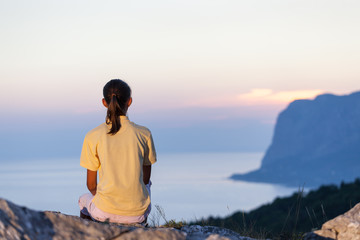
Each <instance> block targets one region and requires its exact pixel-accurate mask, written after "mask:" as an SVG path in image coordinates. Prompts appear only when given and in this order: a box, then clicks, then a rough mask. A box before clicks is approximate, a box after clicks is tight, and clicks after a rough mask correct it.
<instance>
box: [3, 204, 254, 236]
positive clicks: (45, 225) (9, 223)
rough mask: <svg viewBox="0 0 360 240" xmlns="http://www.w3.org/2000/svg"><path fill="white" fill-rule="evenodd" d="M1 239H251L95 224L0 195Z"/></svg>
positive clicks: (198, 230) (209, 230) (207, 231)
mask: <svg viewBox="0 0 360 240" xmlns="http://www.w3.org/2000/svg"><path fill="white" fill-rule="evenodd" d="M0 239H6V240H15V239H16V240H18V239H24V240H29V239H54V240H62V239H64V240H65V239H66V240H68V239H83V240H90V239H113V240H120V239H124V240H126V239H129V240H130V239H142V240H147V239H151V240H172V239H176V240H177V239H179V240H185V239H189V240H201V239H208V240H210V239H211V240H252V239H251V238H247V237H242V236H240V235H239V234H237V233H235V232H233V231H231V230H228V229H224V228H218V227H208V226H205V227H201V226H184V227H182V228H181V229H180V230H177V229H174V228H161V227H158V228H155V227H146V228H145V227H143V226H140V225H139V226H136V225H132V226H129V225H118V224H109V223H96V222H92V221H88V220H84V219H80V218H79V217H76V216H69V215H64V214H61V213H58V212H49V211H46V212H39V211H34V210H31V209H28V208H26V207H21V206H18V205H16V204H13V203H11V202H9V201H6V200H4V199H1V198H0Z"/></svg>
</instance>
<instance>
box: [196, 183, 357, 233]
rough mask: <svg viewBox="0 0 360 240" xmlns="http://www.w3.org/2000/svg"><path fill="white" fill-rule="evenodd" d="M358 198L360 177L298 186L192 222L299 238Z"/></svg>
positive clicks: (349, 207) (349, 205)
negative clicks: (309, 187) (240, 208)
mask: <svg viewBox="0 0 360 240" xmlns="http://www.w3.org/2000/svg"><path fill="white" fill-rule="evenodd" d="M359 202H360V179H359V178H358V179H356V180H355V181H354V182H353V183H343V182H342V183H341V185H340V186H336V185H327V186H321V187H320V188H319V189H317V190H313V191H310V192H308V193H307V194H304V192H303V190H301V189H299V191H298V192H297V193H294V194H293V195H292V196H290V197H284V198H276V199H275V200H274V201H273V202H272V203H270V204H266V205H263V206H261V207H259V208H257V209H255V210H252V211H250V212H248V213H244V212H235V213H234V214H232V215H230V216H228V217H225V218H219V217H209V218H207V219H202V220H201V221H197V222H192V223H191V224H200V225H210V226H219V227H224V228H228V229H231V230H234V231H236V232H239V233H240V234H242V235H243V236H249V237H254V238H272V239H301V236H302V235H303V233H305V232H310V231H312V230H315V229H320V228H321V226H322V224H323V223H324V222H326V221H327V220H330V219H332V218H334V217H336V216H338V215H340V214H343V213H345V212H346V211H348V210H349V209H351V208H352V207H353V206H354V205H356V204H357V203H359Z"/></svg>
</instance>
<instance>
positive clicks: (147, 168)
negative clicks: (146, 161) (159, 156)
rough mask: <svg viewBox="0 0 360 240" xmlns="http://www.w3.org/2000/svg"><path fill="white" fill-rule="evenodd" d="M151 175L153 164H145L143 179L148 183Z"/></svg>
mask: <svg viewBox="0 0 360 240" xmlns="http://www.w3.org/2000/svg"><path fill="white" fill-rule="evenodd" d="M150 176H151V165H146V166H145V165H143V181H144V183H145V184H148V183H149V181H150Z"/></svg>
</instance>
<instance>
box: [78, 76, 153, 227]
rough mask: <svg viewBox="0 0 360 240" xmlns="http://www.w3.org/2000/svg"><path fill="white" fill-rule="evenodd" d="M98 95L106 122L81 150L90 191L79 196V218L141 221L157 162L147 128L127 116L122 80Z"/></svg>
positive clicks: (127, 89) (147, 210) (127, 98)
mask: <svg viewBox="0 0 360 240" xmlns="http://www.w3.org/2000/svg"><path fill="white" fill-rule="evenodd" d="M103 95H104V98H103V99H102V102H103V105H104V106H105V107H106V108H107V115H106V122H105V123H103V124H101V125H100V126H98V127H96V128H94V129H93V130H91V131H90V132H88V133H87V134H86V136H85V140H84V144H83V148H82V152H81V158H80V165H81V166H82V167H84V168H86V169H87V187H88V189H89V191H90V193H86V194H84V195H82V196H81V197H80V198H79V207H80V210H81V211H80V216H81V217H82V218H91V219H93V220H97V221H100V222H114V223H125V224H131V223H144V222H146V219H147V216H148V215H149V213H150V210H151V204H150V186H151V181H150V174H151V164H153V163H155V162H156V153H155V148H154V143H153V139H152V136H151V132H150V131H149V129H147V128H146V127H142V126H139V125H136V124H135V123H133V122H130V121H129V119H128V117H127V116H126V113H127V110H128V107H129V106H130V105H131V103H132V98H131V89H130V87H129V86H128V84H127V83H125V82H124V81H122V80H119V79H113V80H111V81H109V82H108V83H107V84H106V85H105V86H104V89H103ZM98 172H99V182H97V173H98Z"/></svg>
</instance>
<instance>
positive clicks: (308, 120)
mask: <svg viewBox="0 0 360 240" xmlns="http://www.w3.org/2000/svg"><path fill="white" fill-rule="evenodd" d="M359 176H360V92H355V93H353V94H350V95H346V96H335V95H331V94H324V95H320V96H318V97H316V98H315V99H314V100H296V101H294V102H292V103H291V104H290V105H289V106H288V107H287V108H286V109H285V110H284V111H283V112H281V113H280V115H279V116H278V119H277V122H276V126H275V131H274V136H273V140H272V143H271V145H270V147H269V148H268V150H267V152H266V154H265V156H264V158H263V160H262V165H261V168H260V169H259V170H256V171H253V172H250V173H247V174H234V175H233V176H231V178H232V179H234V180H245V181H255V182H269V183H280V184H286V185H291V186H303V185H305V187H316V186H319V185H321V184H328V183H339V182H340V181H352V180H354V179H355V178H356V177H359Z"/></svg>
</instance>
